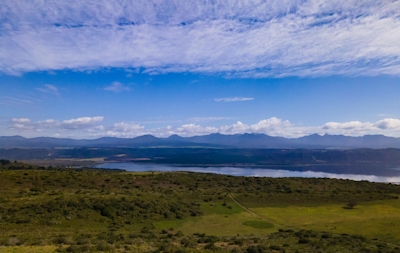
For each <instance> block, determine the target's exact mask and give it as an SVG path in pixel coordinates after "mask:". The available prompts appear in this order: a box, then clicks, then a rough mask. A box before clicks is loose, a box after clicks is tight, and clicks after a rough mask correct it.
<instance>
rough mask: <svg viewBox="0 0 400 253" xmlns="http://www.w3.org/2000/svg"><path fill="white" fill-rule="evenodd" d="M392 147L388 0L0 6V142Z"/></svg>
mask: <svg viewBox="0 0 400 253" xmlns="http://www.w3.org/2000/svg"><path fill="white" fill-rule="evenodd" d="M211 133H221V134H242V133H263V134H268V135H271V136H283V137H287V138H297V137H301V136H305V135H310V134H315V133H317V134H321V135H323V134H343V135H348V136H362V135H367V134H383V135H386V136H393V137H400V1H395V0H380V1H379V0H378V1H376V0H371V1H370V0H363V1H359V0H332V1H325V0H265V1H261V0H254V1H245V0H186V1H174V0H171V1H165V0H136V1H123V0H86V1H79V0H70V1H61V0H59V1H56V0H53V1H44V0H42V1H40V0H19V1H15V0H3V1H1V4H0V136H13V135H21V136H24V137H28V138H30V137H38V136H49V137H62V138H75V139H82V138H85V139H93V138H99V137H104V136H113V137H122V138H131V137H136V136H141V135H145V134H151V135H154V136H158V137H168V136H170V135H173V134H178V135H180V136H194V135H206V134H211Z"/></svg>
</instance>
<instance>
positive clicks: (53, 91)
mask: <svg viewBox="0 0 400 253" xmlns="http://www.w3.org/2000/svg"><path fill="white" fill-rule="evenodd" d="M36 90H38V91H40V92H42V93H50V94H53V95H59V92H58V88H57V87H56V86H54V85H51V84H45V85H44V86H43V87H41V88H36Z"/></svg>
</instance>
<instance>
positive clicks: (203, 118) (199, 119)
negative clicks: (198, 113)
mask: <svg viewBox="0 0 400 253" xmlns="http://www.w3.org/2000/svg"><path fill="white" fill-rule="evenodd" d="M232 119H233V118H231V117H192V118H189V119H188V121H190V122H207V121H219V120H232Z"/></svg>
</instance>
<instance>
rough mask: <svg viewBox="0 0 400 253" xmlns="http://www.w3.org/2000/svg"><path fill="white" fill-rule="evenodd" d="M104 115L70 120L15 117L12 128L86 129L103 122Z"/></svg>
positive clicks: (30, 129) (40, 129) (20, 129)
mask: <svg viewBox="0 0 400 253" xmlns="http://www.w3.org/2000/svg"><path fill="white" fill-rule="evenodd" d="M103 119H104V117H103V116H96V117H81V118H76V119H69V120H63V121H59V120H54V119H47V120H43V121H31V120H30V119H29V118H13V119H11V126H10V128H11V129H12V130H16V131H32V132H42V131H44V130H51V131H60V130H84V129H87V128H90V127H94V126H96V125H98V124H99V123H100V122H102V121H103Z"/></svg>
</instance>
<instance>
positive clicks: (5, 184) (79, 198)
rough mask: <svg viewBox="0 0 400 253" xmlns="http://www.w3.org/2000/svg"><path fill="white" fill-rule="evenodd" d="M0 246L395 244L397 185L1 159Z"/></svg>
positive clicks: (363, 248) (173, 248)
mask: <svg viewBox="0 0 400 253" xmlns="http://www.w3.org/2000/svg"><path fill="white" fill-rule="evenodd" d="M0 163H1V164H2V165H1V170H0V174H1V175H0V185H1V186H2V187H0V226H1V228H2V233H1V234H0V245H2V246H0V251H1V252H15V251H23V250H25V251H27V252H34V251H35V250H36V251H37V252H45V251H47V252H53V251H55V250H57V251H59V252H99V251H107V252H336V251H338V252H399V251H400V246H399V245H400V231H399V230H398V227H399V226H400V201H399V200H398V196H399V195H400V186H398V185H392V184H381V183H369V182H366V181H361V182H356V181H350V180H336V179H313V178H308V179H305V178H278V179H272V178H255V177H250V178H249V177H232V176H223V175H215V174H201V173H184V172H181V173H127V172H123V171H110V170H95V169H65V168H61V167H59V168H44V167H37V166H33V165H24V164H21V163H14V162H9V161H5V160H2V161H1V162H0Z"/></svg>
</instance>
